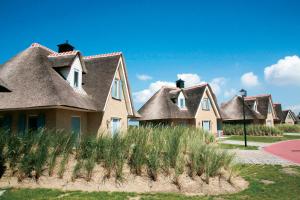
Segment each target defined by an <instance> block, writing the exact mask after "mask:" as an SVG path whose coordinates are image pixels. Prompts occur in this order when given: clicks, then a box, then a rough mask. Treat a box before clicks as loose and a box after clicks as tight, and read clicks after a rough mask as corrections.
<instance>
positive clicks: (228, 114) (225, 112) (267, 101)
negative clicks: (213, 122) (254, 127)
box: [221, 94, 278, 126]
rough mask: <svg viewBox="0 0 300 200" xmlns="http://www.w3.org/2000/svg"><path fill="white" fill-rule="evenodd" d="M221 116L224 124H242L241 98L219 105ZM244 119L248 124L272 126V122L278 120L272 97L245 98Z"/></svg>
mask: <svg viewBox="0 0 300 200" xmlns="http://www.w3.org/2000/svg"><path fill="white" fill-rule="evenodd" d="M221 114H222V120H223V123H225V124H226V123H227V124H242V123H243V121H244V116H243V99H242V97H240V96H234V97H233V98H232V99H231V100H229V101H228V102H226V103H223V104H221ZM245 119H246V123H248V124H263V125H267V126H274V121H276V120H277V119H278V118H277V116H276V112H275V110H274V106H273V100H272V96H271V95H270V94H266V95H257V96H249V97H245Z"/></svg>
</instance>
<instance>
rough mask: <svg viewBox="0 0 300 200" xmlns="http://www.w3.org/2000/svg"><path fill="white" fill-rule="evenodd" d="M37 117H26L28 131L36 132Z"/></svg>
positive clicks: (37, 126) (37, 125)
mask: <svg viewBox="0 0 300 200" xmlns="http://www.w3.org/2000/svg"><path fill="white" fill-rule="evenodd" d="M38 121H39V120H38V116H37V115H32V116H29V117H28V131H36V130H37V129H38V128H39V124H38Z"/></svg>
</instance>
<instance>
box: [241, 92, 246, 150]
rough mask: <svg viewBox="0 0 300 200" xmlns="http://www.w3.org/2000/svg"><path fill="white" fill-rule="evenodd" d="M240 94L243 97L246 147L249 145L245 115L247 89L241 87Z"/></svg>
mask: <svg viewBox="0 0 300 200" xmlns="http://www.w3.org/2000/svg"><path fill="white" fill-rule="evenodd" d="M240 95H241V97H242V99H243V117H244V140H245V147H247V132H246V115H245V97H246V96H247V91H246V90H244V89H241V90H240Z"/></svg>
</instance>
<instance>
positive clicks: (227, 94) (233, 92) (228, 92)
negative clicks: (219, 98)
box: [224, 88, 237, 98]
mask: <svg viewBox="0 0 300 200" xmlns="http://www.w3.org/2000/svg"><path fill="white" fill-rule="evenodd" d="M236 94H237V90H236V89H233V88H231V89H229V90H225V92H224V96H225V98H231V97H233V96H234V95H236Z"/></svg>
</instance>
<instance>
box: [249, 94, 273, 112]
mask: <svg viewBox="0 0 300 200" xmlns="http://www.w3.org/2000/svg"><path fill="white" fill-rule="evenodd" d="M245 101H246V102H249V103H252V102H253V101H256V103H257V111H258V112H259V113H260V114H261V115H263V116H264V118H267V115H268V107H269V103H270V102H271V103H272V96H271V95H270V94H266V95H257V96H249V97H246V98H245ZM272 107H273V105H272Z"/></svg>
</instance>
